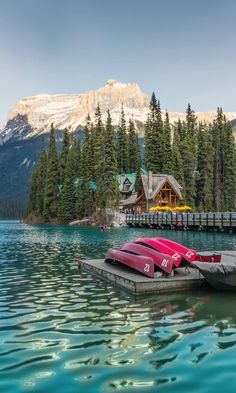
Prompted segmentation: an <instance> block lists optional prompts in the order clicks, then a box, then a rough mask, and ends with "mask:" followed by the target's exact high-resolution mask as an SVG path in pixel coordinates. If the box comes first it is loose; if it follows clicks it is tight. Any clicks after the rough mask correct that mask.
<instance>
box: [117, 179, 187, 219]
mask: <svg viewBox="0 0 236 393" xmlns="http://www.w3.org/2000/svg"><path fill="white" fill-rule="evenodd" d="M181 190H182V187H181V186H180V184H179V183H178V182H177V180H176V179H175V178H174V177H173V176H171V175H164V174H153V173H152V172H148V174H144V173H142V174H141V176H140V179H139V182H138V186H137V192H135V193H132V194H131V196H130V197H129V198H127V199H126V200H124V201H123V202H122V206H123V210H124V211H126V212H132V213H143V212H148V211H149V209H150V208H151V207H154V206H157V205H158V206H169V207H171V208H172V209H173V208H175V207H176V206H179V202H180V200H181V199H182V193H181Z"/></svg>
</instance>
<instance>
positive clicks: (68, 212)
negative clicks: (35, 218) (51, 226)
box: [60, 152, 76, 222]
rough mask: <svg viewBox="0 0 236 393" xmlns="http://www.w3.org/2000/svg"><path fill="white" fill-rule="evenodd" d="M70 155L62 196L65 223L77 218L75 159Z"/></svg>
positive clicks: (62, 215)
mask: <svg viewBox="0 0 236 393" xmlns="http://www.w3.org/2000/svg"><path fill="white" fill-rule="evenodd" d="M70 153H71V152H69V153H68V158H67V161H66V167H65V176H64V183H63V186H62V191H61V195H60V218H61V219H62V220H63V221H65V222H69V221H70V220H72V219H73V218H74V217H75V199H76V198H75V185H74V182H75V173H74V157H73V155H72V154H70Z"/></svg>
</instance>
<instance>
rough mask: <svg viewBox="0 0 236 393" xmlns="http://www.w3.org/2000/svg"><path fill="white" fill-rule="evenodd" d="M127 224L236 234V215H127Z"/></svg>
mask: <svg viewBox="0 0 236 393" xmlns="http://www.w3.org/2000/svg"><path fill="white" fill-rule="evenodd" d="M126 224H127V225H128V226H137V227H147V228H161V229H178V230H203V231H221V232H235V231H236V213H178V214H173V213H170V214H165V213H155V214H149V213H142V214H126Z"/></svg>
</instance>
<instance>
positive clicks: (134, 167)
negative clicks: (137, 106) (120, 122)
mask: <svg viewBox="0 0 236 393" xmlns="http://www.w3.org/2000/svg"><path fill="white" fill-rule="evenodd" d="M128 158H129V167H128V172H130V173H133V172H136V173H137V174H139V173H140V170H141V152H140V147H139V142H138V134H137V133H136V131H135V125H134V121H133V120H132V119H129V127H128Z"/></svg>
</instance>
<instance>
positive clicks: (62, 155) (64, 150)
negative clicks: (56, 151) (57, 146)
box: [59, 128, 70, 183]
mask: <svg viewBox="0 0 236 393" xmlns="http://www.w3.org/2000/svg"><path fill="white" fill-rule="evenodd" d="M69 147H70V134H69V131H68V129H67V128H65V129H64V134H63V142H62V149H61V153H60V156H59V165H60V181H61V183H63V181H64V176H65V168H66V161H67V155H68V151H69Z"/></svg>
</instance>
